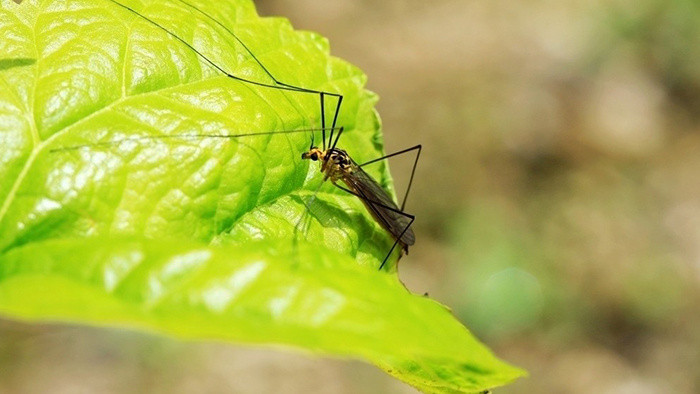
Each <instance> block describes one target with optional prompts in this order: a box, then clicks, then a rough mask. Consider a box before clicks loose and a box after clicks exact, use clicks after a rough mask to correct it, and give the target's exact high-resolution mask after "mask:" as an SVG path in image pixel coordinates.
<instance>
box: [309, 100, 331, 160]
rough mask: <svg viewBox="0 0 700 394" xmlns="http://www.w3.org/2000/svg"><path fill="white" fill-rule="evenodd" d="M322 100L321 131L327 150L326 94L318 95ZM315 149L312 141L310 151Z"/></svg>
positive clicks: (324, 148)
mask: <svg viewBox="0 0 700 394" xmlns="http://www.w3.org/2000/svg"><path fill="white" fill-rule="evenodd" d="M318 96H319V97H320V98H321V129H323V134H322V137H323V150H324V151H325V150H326V108H325V106H324V104H325V101H326V100H325V97H324V94H323V93H321V94H319V95H318ZM331 138H333V131H331ZM313 147H314V142H313V141H311V146H310V147H309V150H311V148H313Z"/></svg>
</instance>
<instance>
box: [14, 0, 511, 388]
mask: <svg viewBox="0 0 700 394" xmlns="http://www.w3.org/2000/svg"><path fill="white" fill-rule="evenodd" d="M0 4H1V5H2V8H1V9H0V33H1V34H2V36H3V37H5V38H6V39H4V40H3V41H2V42H0V65H2V66H1V67H0V141H1V144H0V313H2V314H3V315H4V316H8V317H15V318H21V319H30V320H60V321H72V322H82V323H85V324H95V325H116V326H128V327H140V328H144V329H148V330H155V331H158V332H162V333H165V334H169V335H174V336H179V337H184V338H193V339H219V340H226V341H231V342H237V343H261V344H262V343H264V344H284V345H290V346H294V347H297V348H303V349H308V350H313V351H315V352H319V353H323V354H331V355H339V356H347V357H355V358H362V359H365V360H367V361H369V362H372V363H374V364H375V365H377V366H379V367H381V368H382V369H384V370H385V371H387V372H388V373H390V374H392V375H394V376H396V377H398V378H399V379H401V380H403V381H405V382H408V383H410V384H412V385H414V386H415V387H417V388H419V389H421V390H424V391H426V392H476V391H480V390H484V389H487V388H490V387H494V386H499V385H502V384H506V383H508V382H510V381H511V380H513V379H515V378H517V377H518V376H522V375H523V372H522V371H520V370H519V369H516V368H514V367H511V366H509V365H507V364H505V363H503V362H501V361H499V360H498V359H496V358H495V357H494V356H493V355H492V354H491V353H490V352H489V351H488V349H486V348H485V347H484V346H483V345H482V344H480V343H479V342H478V341H477V340H476V339H474V338H473V337H472V336H471V334H470V333H469V332H468V331H467V330H466V329H465V328H464V327H463V326H462V325H461V324H460V323H459V322H458V321H457V320H455V319H454V317H453V316H452V315H451V314H450V312H449V311H448V310H447V309H446V308H445V307H443V306H441V305H439V304H437V303H436V302H434V301H432V300H430V299H428V298H425V297H421V296H415V295H412V294H410V293H409V292H408V291H407V290H406V289H405V288H404V287H403V286H402V285H401V283H400V282H399V281H398V279H397V277H396V275H395V269H396V266H395V257H394V258H392V259H391V261H390V264H389V266H390V270H389V271H388V272H380V271H378V270H377V267H378V266H379V264H380V263H381V261H382V260H383V258H384V255H385V254H386V252H387V251H388V250H389V248H390V247H391V244H392V239H391V237H390V236H389V235H388V234H387V233H386V232H385V231H384V230H383V229H382V228H381V227H380V226H379V225H378V224H377V223H376V222H375V221H374V220H373V219H372V217H371V216H370V215H369V214H368V213H367V211H366V210H365V208H364V206H363V205H362V203H361V202H360V201H358V199H357V198H355V197H354V196H351V195H347V194H345V193H344V192H342V191H340V190H338V189H336V188H334V187H333V186H332V185H330V184H329V183H326V184H323V182H322V179H321V178H322V177H321V176H320V174H319V171H318V167H317V165H316V163H309V162H307V161H303V160H301V159H300V154H301V152H303V151H304V150H305V149H307V148H308V145H309V139H310V133H307V132H302V133H290V134H270V135H265V136H249V137H239V138H205V137H201V135H212V134H218V135H238V134H242V133H252V132H270V131H280V130H296V129H308V128H313V127H316V128H317V127H319V125H320V115H319V112H320V111H319V98H318V96H317V95H314V94H309V93H304V92H292V91H284V90H281V89H275V88H269V87H264V86H261V85H260V84H271V83H272V82H273V81H272V79H271V78H270V76H269V75H268V74H267V73H266V72H265V70H264V69H263V68H262V67H261V65H260V63H258V62H257V61H256V59H255V58H254V57H253V56H251V54H250V53H249V52H248V51H247V50H246V48H245V47H244V46H243V45H242V44H241V43H240V42H239V41H237V40H236V39H235V37H233V36H232V35H231V34H230V33H229V32H227V31H226V30H225V29H222V28H221V27H220V26H218V25H216V24H215V23H213V22H212V21H211V20H209V19H207V18H206V17H205V16H203V15H201V14H198V13H195V12H193V11H192V9H190V8H188V7H187V6H185V5H183V4H181V3H179V2H178V1H176V0H173V1H145V2H137V1H129V2H128V5H129V7H132V8H134V9H136V10H139V11H140V12H142V13H143V14H144V15H146V16H147V17H148V18H151V19H153V20H154V21H156V22H157V23H159V24H162V25H163V26H165V27H166V28H167V29H168V30H171V31H172V32H173V33H174V34H175V35H177V36H178V37H180V38H181V39H182V40H183V41H184V42H187V43H191V45H192V46H193V47H194V48H197V50H199V51H201V52H202V54H204V55H205V56H206V57H207V58H210V59H211V60H212V61H213V62H214V63H215V64H217V65H218V66H220V67H222V68H224V69H226V70H227V72H229V73H230V74H233V75H235V76H238V77H242V78H245V79H248V80H252V81H255V82H258V83H260V84H253V83H250V82H245V81H241V80H235V79H231V78H227V77H225V76H224V75H222V73H221V72H220V71H219V70H217V69H216V68H215V67H213V66H212V65H211V64H209V63H207V61H205V60H204V59H203V58H202V57H200V56H198V55H197V54H196V53H195V52H194V51H193V50H192V48H189V47H188V46H187V45H185V44H184V43H183V42H182V41H180V40H179V39H176V38H175V37H173V36H172V35H170V34H168V33H166V32H165V31H163V30H162V29H159V28H158V27H156V26H154V25H153V24H151V23H149V22H148V21H146V20H144V19H143V18H140V17H138V16H136V15H134V14H133V13H131V12H129V11H128V10H127V9H125V8H123V7H120V6H118V5H116V4H114V3H113V2H110V1H107V0H105V1H99V2H95V1H76V2H71V3H70V4H66V3H64V2H59V1H24V2H23V3H22V4H21V5H16V4H15V3H14V2H12V1H9V0H0ZM197 5H198V7H200V8H202V9H203V10H204V11H206V12H207V13H209V14H210V15H211V16H212V17H213V18H215V19H216V20H217V21H220V22H221V23H222V24H223V25H225V26H226V27H227V28H229V29H231V30H233V31H234V32H235V34H236V35H237V37H238V38H240V40H241V41H242V42H244V43H245V44H246V46H247V47H248V48H249V49H250V51H251V52H252V53H254V54H255V57H256V58H257V59H258V60H259V61H260V62H261V63H262V64H264V65H265V68H267V70H269V72H270V74H272V75H274V76H275V78H277V79H278V80H280V81H282V82H285V83H287V84H295V85H298V86H303V87H305V88H309V89H318V90H325V91H332V92H341V93H342V94H343V95H344V96H345V100H344V102H343V107H342V111H341V114H340V118H339V121H338V124H339V125H343V126H344V127H345V128H346V132H345V134H343V137H342V138H341V142H340V143H339V146H341V145H342V147H343V148H344V149H346V150H347V151H348V152H349V153H350V154H351V155H352V156H353V157H354V158H355V160H356V161H358V162H363V161H366V160H369V159H372V158H375V157H378V156H381V155H382V152H383V148H382V142H381V134H380V126H379V120H378V117H377V116H376V114H375V112H374V103H375V102H376V97H375V95H374V94H372V93H371V92H368V91H366V90H365V89H364V83H365V76H364V75H363V74H362V72H361V71H360V70H358V69H357V68H355V67H353V66H351V65H349V64H347V63H345V62H344V61H342V60H339V59H336V58H333V57H330V56H329V55H328V45H327V43H326V41H325V40H324V39H323V38H321V37H319V36H317V35H315V34H312V33H308V32H297V31H294V30H293V29H292V28H291V26H290V25H289V23H288V22H287V21H286V20H284V19H273V18H259V17H258V16H257V15H256V13H255V9H254V7H253V5H252V4H251V3H250V2H249V1H242V0H239V1H235V2H232V3H231V4H228V3H226V4H216V5H210V4H209V2H205V1H199V2H197ZM329 102H330V101H327V105H326V107H327V109H328V108H331V107H332V108H334V104H335V103H332V104H328V103H329ZM327 113H328V114H330V110H329V111H328V112H327ZM329 116H330V115H329ZM187 135H189V136H193V135H198V136H200V137H196V138H195V137H185V136H187ZM149 136H150V137H157V138H148V137H149ZM316 141H320V135H317V136H316ZM310 164H313V165H310ZM370 167H371V168H368V171H369V173H370V174H371V175H372V176H374V177H375V179H377V180H379V182H380V183H381V184H382V185H383V186H384V187H385V188H387V190H391V179H390V177H389V174H388V169H387V167H386V166H385V165H384V164H381V163H378V164H376V165H372V166H370ZM317 191H318V192H317Z"/></svg>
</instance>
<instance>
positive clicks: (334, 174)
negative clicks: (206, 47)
mask: <svg viewBox="0 0 700 394" xmlns="http://www.w3.org/2000/svg"><path fill="white" fill-rule="evenodd" d="M109 1H110V2H112V3H114V4H115V5H117V6H119V7H121V8H123V9H125V10H127V11H129V12H130V13H133V14H135V15H137V16H138V17H140V18H142V19H143V20H145V21H146V22H148V23H150V24H151V25H153V26H155V27H156V28H158V29H160V30H162V31H164V32H165V33H167V34H168V35H169V36H171V37H173V38H174V39H176V40H177V41H179V42H180V43H182V44H183V45H185V46H186V47H187V48H189V49H190V50H192V51H193V52H194V53H195V54H196V55H197V56H198V57H199V58H201V59H202V60H203V61H204V62H206V63H207V64H209V65H211V66H212V67H213V68H214V69H216V70H217V71H218V72H220V73H221V74H223V75H224V76H226V77H228V78H231V79H233V80H237V81H241V82H244V83H250V84H252V85H257V86H261V87H266V88H274V89H280V90H283V91H288V92H299V93H305V94H315V95H318V96H319V100H320V115H321V127H320V129H313V128H305V129H294V130H275V131H268V132H250V133H237V134H233V135H219V134H187V135H151V136H143V137H131V138H124V139H118V140H112V141H108V142H102V143H96V144H95V143H93V144H83V145H74V146H68V147H63V148H58V149H54V150H52V152H57V151H66V150H76V149H80V148H85V147H90V146H96V145H98V146H106V145H115V144H120V143H123V142H126V141H142V140H154V139H171V138H186V139H191V138H200V139H203V138H219V139H233V138H242V137H252V136H261V135H273V134H291V133H301V132H310V133H311V144H310V146H309V149H308V151H305V152H303V153H302V154H301V158H302V160H312V161H318V162H319V163H320V171H321V173H322V174H323V181H324V183H325V182H326V181H328V180H330V181H331V183H332V184H333V185H334V186H335V187H337V188H339V189H341V190H343V191H345V192H347V193H350V194H352V195H354V196H356V197H358V198H359V199H360V201H362V203H363V205H364V206H365V208H366V209H367V211H368V212H369V213H370V214H371V215H372V217H373V218H374V220H375V221H376V222H377V223H378V224H379V225H380V226H381V227H382V228H383V229H384V230H386V231H387V232H388V233H389V234H390V235H391V237H392V238H393V239H394V244H393V245H392V247H391V249H390V250H389V252H388V253H387V255H386V257H384V260H383V261H382V263H381V265H380V266H379V270H381V269H382V268H383V267H384V266H385V265H386V263H387V261H388V259H389V257H390V256H391V255H392V252H394V250H395V249H396V247H397V246H399V250H400V252H399V259H400V258H401V256H402V255H403V254H404V253H408V247H409V246H411V245H413V244H414V243H415V234H414V233H413V230H412V229H411V225H412V224H413V222H414V220H415V216H414V215H412V214H409V213H406V212H404V207H405V204H406V200H407V197H408V194H409V192H410V189H411V185H412V183H413V177H414V175H415V171H416V166H417V163H418V159H419V157H420V152H421V149H422V147H421V145H416V146H413V147H411V148H408V149H404V150H401V151H398V152H395V153H391V154H388V155H385V156H382V157H379V158H376V159H373V160H370V161H367V162H365V163H362V164H357V163H356V162H355V161H354V160H353V159H352V158H351V157H350V155H349V154H348V153H347V152H346V151H345V150H343V149H340V148H337V147H336V146H337V144H338V141H339V140H340V136H341V135H342V134H343V130H344V129H343V127H337V120H338V114H339V113H340V109H341V104H342V101H343V96H342V95H341V94H338V93H334V92H327V91H321V90H314V89H308V88H304V87H300V86H295V85H292V84H286V83H283V82H281V81H279V80H277V79H276V78H275V77H274V76H273V75H272V73H270V72H269V71H268V69H267V68H265V66H264V65H263V64H262V62H261V61H260V60H259V59H258V58H257V57H256V56H255V55H254V54H253V52H252V51H251V50H250V49H249V47H248V46H246V44H245V43H244V42H243V41H242V40H241V39H240V38H239V37H238V36H237V35H236V34H235V33H234V32H233V31H232V30H231V29H229V28H228V27H226V26H225V25H224V24H223V23H221V22H219V21H217V20H216V19H215V18H214V17H212V16H211V15H210V14H208V13H207V12H205V11H203V10H201V9H199V8H197V7H196V6H194V5H193V4H191V3H189V2H187V1H185V0H172V1H174V2H178V3H180V4H182V5H184V6H186V7H188V8H190V9H192V10H193V11H194V12H196V13H198V14H200V15H202V16H204V17H205V18H206V19H207V20H209V21H211V22H213V23H214V24H216V25H217V26H219V27H220V28H222V29H223V30H224V31H226V32H227V33H228V34H229V35H230V36H231V37H233V38H234V39H235V40H236V41H237V42H238V43H239V44H240V45H241V46H242V47H243V48H244V50H245V51H247V53H248V54H249V55H250V56H251V57H252V59H254V61H255V62H256V63H257V64H258V65H259V66H260V67H261V69H262V70H263V71H264V72H265V73H266V74H267V75H268V76H269V78H270V79H271V80H272V83H265V82H260V81H255V80H251V79H246V78H242V77H239V76H236V75H233V74H232V73H230V72H228V71H226V70H225V69H224V68H223V67H221V66H219V65H217V64H216V63H215V62H214V61H212V60H211V59H209V58H208V57H207V56H205V55H204V54H203V53H202V52H201V51H200V50H198V49H197V48H195V47H194V45H193V44H190V43H189V42H187V41H186V40H184V39H182V38H180V37H179V36H178V35H177V34H175V33H173V32H172V31H171V30H169V29H167V28H166V27H164V26H163V25H161V24H159V23H158V22H156V21H155V20H153V19H151V18H149V17H147V16H145V15H143V14H141V13H139V12H138V11H136V10H135V9H133V8H131V7H129V6H127V5H124V4H122V3H120V2H118V1H116V0H109ZM326 97H331V98H335V110H334V113H333V120H332V123H331V126H330V127H326V111H325V101H326ZM315 131H320V132H321V137H322V144H321V147H320V148H319V147H318V146H316V145H315V144H314V132H315ZM327 131H328V132H329V135H328V136H327V135H326V132H327ZM336 131H337V134H336V133H335V132H336ZM334 137H335V138H334ZM412 151H416V156H415V160H414V162H413V167H412V169H411V176H410V179H409V182H408V186H407V188H406V193H405V195H404V198H403V202H402V203H401V207H398V205H397V203H396V202H394V200H393V198H392V197H391V196H390V195H389V194H388V193H387V192H386V191H385V190H384V189H383V188H382V187H381V186H380V185H379V183H378V182H377V181H376V180H375V179H374V178H372V177H371V176H370V175H369V174H368V173H367V172H365V171H364V170H363V167H364V166H367V165H370V164H372V163H377V162H380V161H382V160H385V159H389V158H391V157H394V156H398V155H402V154H405V153H409V152H412ZM339 181H342V182H343V183H344V184H345V185H346V186H347V187H344V186H342V185H340V184H338V182H339ZM317 190H318V189H317ZM314 195H315V194H314ZM306 212H308V206H307V211H305V215H306Z"/></svg>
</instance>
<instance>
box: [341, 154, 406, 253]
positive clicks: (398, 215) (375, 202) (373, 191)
mask: <svg viewBox="0 0 700 394" xmlns="http://www.w3.org/2000/svg"><path fill="white" fill-rule="evenodd" d="M342 179H343V182H345V184H346V185H348V187H349V188H350V189H351V190H352V191H354V192H355V193H357V195H358V197H360V199H361V200H362V203H363V204H365V207H366V208H367V210H368V211H369V212H370V213H371V214H372V216H373V217H374V219H375V220H376V221H377V222H378V223H379V224H380V225H381V226H382V227H383V228H384V229H385V230H386V231H388V232H389V233H391V235H392V236H393V237H394V239H398V240H399V242H401V243H402V244H404V245H405V246H408V245H413V244H414V243H415V241H416V237H415V235H414V234H413V230H412V229H411V228H407V227H408V226H409V225H410V223H411V216H410V215H407V214H405V213H403V212H401V209H400V208H399V207H398V206H396V203H395V202H394V200H392V199H391V197H390V196H389V195H388V194H387V192H386V191H384V189H382V187H381V186H379V184H378V183H377V181H375V180H374V179H373V178H372V177H371V176H369V174H367V173H366V172H365V171H364V170H363V169H362V168H360V167H359V166H357V165H356V164H355V163H353V169H352V172H351V173H348V174H345V176H343V178H342ZM387 207H389V208H391V209H389V208H387ZM402 233H403V235H402ZM399 237H401V238H400V239H399Z"/></svg>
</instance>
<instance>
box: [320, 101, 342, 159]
mask: <svg viewBox="0 0 700 394" xmlns="http://www.w3.org/2000/svg"><path fill="white" fill-rule="evenodd" d="M342 103H343V96H338V102H337V103H336V105H335V114H334V115H333V125H332V126H331V128H334V127H335V124H336V122H337V121H338V114H339V113H340V104H342ZM331 142H333V130H331V135H330V138H328V145H330V144H331ZM336 143H337V141H336ZM333 147H334V148H335V144H333ZM323 150H326V148H325V147H324V148H323Z"/></svg>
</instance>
